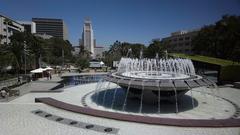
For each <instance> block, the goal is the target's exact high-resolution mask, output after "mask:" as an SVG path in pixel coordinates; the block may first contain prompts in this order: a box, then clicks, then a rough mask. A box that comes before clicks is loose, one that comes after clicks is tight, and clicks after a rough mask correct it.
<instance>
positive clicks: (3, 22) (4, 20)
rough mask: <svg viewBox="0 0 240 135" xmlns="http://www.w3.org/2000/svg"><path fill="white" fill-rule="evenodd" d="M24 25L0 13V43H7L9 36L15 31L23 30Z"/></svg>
mask: <svg viewBox="0 0 240 135" xmlns="http://www.w3.org/2000/svg"><path fill="white" fill-rule="evenodd" d="M23 31H24V26H22V25H21V24H20V23H18V22H17V21H14V20H12V19H10V18H9V17H6V16H4V15H0V44H9V43H10V42H11V41H10V39H9V37H11V36H12V35H13V33H15V32H23Z"/></svg>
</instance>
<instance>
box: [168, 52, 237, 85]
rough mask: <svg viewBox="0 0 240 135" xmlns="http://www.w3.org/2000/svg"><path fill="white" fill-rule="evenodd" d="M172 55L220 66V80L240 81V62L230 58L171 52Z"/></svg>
mask: <svg viewBox="0 0 240 135" xmlns="http://www.w3.org/2000/svg"><path fill="white" fill-rule="evenodd" d="M170 56H172V57H180V58H188V59H191V60H193V61H197V62H201V63H207V64H210V65H217V66H220V74H219V76H218V77H219V78H218V80H219V81H220V82H222V83H224V82H236V81H240V63H236V62H235V63H233V62H232V61H230V60H224V59H219V58H213V57H208V56H201V55H187V54H180V53H172V54H170Z"/></svg>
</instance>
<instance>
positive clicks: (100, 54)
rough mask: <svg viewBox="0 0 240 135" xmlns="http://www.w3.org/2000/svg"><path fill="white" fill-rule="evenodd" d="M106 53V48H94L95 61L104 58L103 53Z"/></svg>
mask: <svg viewBox="0 0 240 135" xmlns="http://www.w3.org/2000/svg"><path fill="white" fill-rule="evenodd" d="M104 51H107V49H106V48H104V47H101V46H96V47H94V58H95V59H101V58H103V52H104Z"/></svg>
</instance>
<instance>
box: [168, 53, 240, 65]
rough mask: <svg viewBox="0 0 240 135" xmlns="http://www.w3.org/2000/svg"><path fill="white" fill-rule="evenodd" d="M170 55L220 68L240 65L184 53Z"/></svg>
mask: <svg viewBox="0 0 240 135" xmlns="http://www.w3.org/2000/svg"><path fill="white" fill-rule="evenodd" d="M169 55H170V56H173V57H180V58H188V59H191V60H194V61H200V62H204V63H210V64H215V65H220V66H229V65H240V63H237V62H233V61H230V60H224V59H219V58H214V57H208V56H202V55H187V54H182V53H171V54H169Z"/></svg>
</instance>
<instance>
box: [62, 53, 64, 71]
mask: <svg viewBox="0 0 240 135" xmlns="http://www.w3.org/2000/svg"><path fill="white" fill-rule="evenodd" d="M63 67H64V50H63V49H62V68H63Z"/></svg>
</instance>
